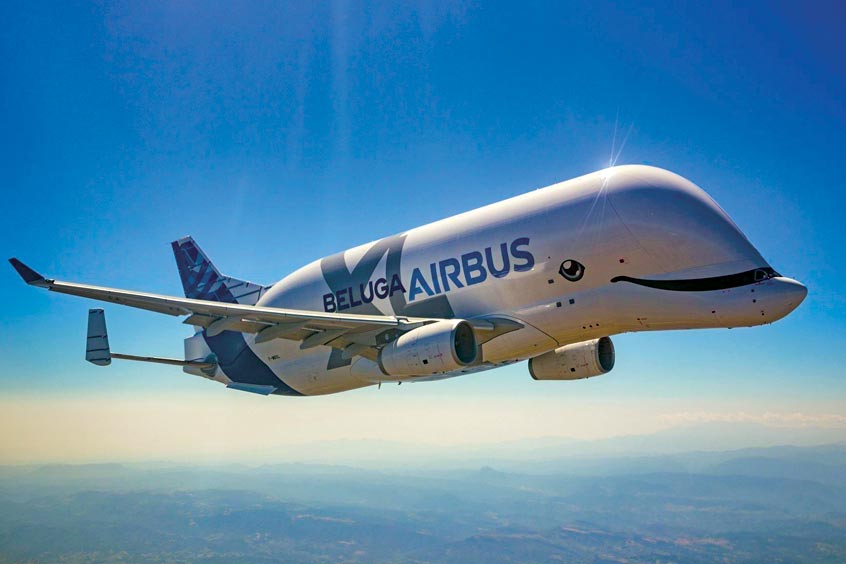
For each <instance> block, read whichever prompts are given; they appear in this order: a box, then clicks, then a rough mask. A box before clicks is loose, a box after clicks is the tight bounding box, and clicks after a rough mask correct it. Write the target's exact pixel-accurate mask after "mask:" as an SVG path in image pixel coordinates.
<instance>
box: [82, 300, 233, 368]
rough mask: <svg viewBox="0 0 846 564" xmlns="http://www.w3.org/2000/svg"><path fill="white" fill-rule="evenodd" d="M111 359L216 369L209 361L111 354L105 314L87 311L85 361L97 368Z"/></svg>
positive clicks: (215, 364) (99, 311)
mask: <svg viewBox="0 0 846 564" xmlns="http://www.w3.org/2000/svg"><path fill="white" fill-rule="evenodd" d="M113 358H118V359H121V360H135V361H138V362H153V363H156V364H170V365H171V366H193V367H194V368H199V369H200V370H207V371H212V372H213V371H214V370H215V368H216V367H217V363H216V362H210V361H209V360H182V359H180V358H162V357H159V356H136V355H134V354H121V353H113V352H112V351H111V349H110V348H109V334H108V332H107V331H106V314H105V313H104V312H103V310H102V309H89V310H88V338H87V340H86V344H85V360H87V361H88V362H90V363H92V364H96V365H97V366H108V365H109V364H111V363H112V359H113ZM212 360H213V359H212Z"/></svg>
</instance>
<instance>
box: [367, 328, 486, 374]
mask: <svg viewBox="0 0 846 564" xmlns="http://www.w3.org/2000/svg"><path fill="white" fill-rule="evenodd" d="M478 357H479V345H478V343H477V341H476V335H475V333H473V328H472V327H471V326H470V324H469V323H467V322H466V321H463V320H461V319H448V320H443V321H437V322H435V323H429V324H427V325H424V326H422V327H418V328H417V329H413V330H411V331H409V332H407V333H403V334H402V335H400V336H399V337H398V338H397V339H395V340H394V341H391V342H390V343H388V344H387V345H386V346H385V347H384V348H383V349H382V350H381V352H380V353H379V368H380V369H381V370H382V372H384V373H385V374H386V375H389V376H427V375H432V374H440V373H442V372H448V371H451V370H458V369H460V368H464V367H465V366H469V365H471V364H473V363H474V362H476V360H477V359H478Z"/></svg>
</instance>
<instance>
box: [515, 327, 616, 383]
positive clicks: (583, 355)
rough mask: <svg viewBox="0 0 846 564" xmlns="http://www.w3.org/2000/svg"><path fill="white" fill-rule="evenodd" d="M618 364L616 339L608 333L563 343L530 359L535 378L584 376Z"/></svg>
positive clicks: (550, 378) (597, 374)
mask: <svg viewBox="0 0 846 564" xmlns="http://www.w3.org/2000/svg"><path fill="white" fill-rule="evenodd" d="M612 368H614V343H612V342H611V339H610V338H608V337H602V338H600V339H593V340H591V341H585V342H583V343H574V344H572V345H565V346H563V347H559V348H557V349H555V350H554V351H549V352H548V353H544V354H542V355H540V356H537V357H535V358H533V359H530V360H529V374H531V375H532V378H534V379H535V380H581V379H582V378H592V377H594V376H599V375H601V374H606V373H607V372H610V371H611V369H612Z"/></svg>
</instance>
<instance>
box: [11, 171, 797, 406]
mask: <svg viewBox="0 0 846 564" xmlns="http://www.w3.org/2000/svg"><path fill="white" fill-rule="evenodd" d="M172 248H173V253H174V256H175V258H176V264H177V268H178V271H179V275H180V278H181V280H182V286H183V289H184V291H185V297H184V298H182V297H176V296H166V295H159V294H151V293H145V292H136V291H130V290H121V289H115V288H106V287H100V286H91V285H87V284H77V283H70V282H61V281H58V280H53V279H48V278H45V277H44V276H41V275H40V274H39V273H37V272H36V271H34V270H33V269H31V268H29V267H28V266H26V265H25V264H24V263H22V262H21V261H19V260H17V259H15V258H12V259H9V260H10V262H11V263H12V266H13V267H14V268H15V270H17V272H18V274H19V275H20V276H21V277H22V278H23V279H24V281H25V282H26V283H27V284H29V285H32V286H36V287H40V288H46V289H48V290H51V291H53V292H60V293H64V294H71V295H75V296H82V297H86V298H91V299H94V300H100V301H105V302H111V303H115V304H120V305H125V306H130V307H135V308H140V309H145V310H149V311H153V312H157V313H163V314H168V315H172V316H184V317H185V320H184V321H183V322H184V323H186V324H188V325H191V326H193V328H194V334H193V335H192V336H191V337H189V338H187V339H185V355H184V359H173V358H161V357H145V356H135V355H128V354H119V353H113V352H111V350H110V347H109V343H108V334H107V331H106V323H105V317H104V313H103V310H102V309H92V310H90V311H89V318H88V335H87V337H88V338H87V347H86V360H88V361H90V362H92V363H94V364H97V365H108V364H110V362H111V359H113V358H117V359H126V360H135V361H144V362H154V363H163V364H172V365H177V366H182V367H183V370H184V371H185V372H187V373H189V374H193V375H196V376H201V377H204V378H207V379H210V380H215V381H217V382H220V383H222V384H224V385H225V386H226V387H227V388H231V389H235V390H240V391H245V392H252V393H256V394H261V395H271V394H272V395H284V396H312V395H322V394H332V393H336V392H343V391H347V390H352V389H356V388H361V387H365V386H370V385H378V386H381V384H382V383H387V382H397V383H400V384H401V383H403V382H413V381H432V380H440V379H443V378H450V377H455V376H459V375H462V374H468V373H472V372H478V371H483V370H488V369H492V368H496V367H499V366H503V365H507V364H512V363H516V362H521V361H525V360H528V369H529V373H530V375H531V377H532V378H533V379H535V380H576V379H583V378H591V377H594V376H599V375H602V374H606V373H608V372H609V371H610V370H611V369H612V368H613V367H614V364H615V352H614V345H613V343H612V342H611V339H610V337H611V336H612V335H617V334H621V333H627V332H635V331H663V330H676V329H704V328H733V327H751V326H756V325H764V324H768V323H772V322H774V321H777V320H779V319H781V318H783V317H784V316H786V315H787V314H789V313H790V312H792V311H793V310H794V309H796V308H797V307H798V306H799V304H800V303H802V301H803V300H804V299H805V296H806V295H807V289H806V288H805V286H803V285H802V284H800V283H799V282H797V281H796V280H793V279H790V278H786V277H784V276H781V275H780V274H779V273H778V272H776V271H775V270H773V268H772V267H771V266H770V265H769V264H768V263H767V261H766V260H764V259H763V257H762V256H761V254H760V253H759V252H758V251H757V250H756V249H755V247H754V246H753V245H752V244H751V243H750V242H749V240H748V239H747V238H746V237H745V236H744V235H743V233H742V232H741V231H740V229H739V228H738V227H737V226H736V225H735V223H734V222H733V221H732V220H731V219H730V218H729V216H728V215H727V214H726V213H725V212H724V211H723V210H722V209H721V208H720V207H719V206H718V205H717V203H716V202H715V201H714V200H713V199H712V198H711V197H710V196H709V195H708V194H707V193H706V192H705V191H704V190H702V189H701V188H699V187H698V186H696V185H695V184H693V183H692V182H690V181H689V180H687V179H685V178H683V177H681V176H679V175H677V174H674V173H672V172H669V171H667V170H663V169H660V168H655V167H650V166H643V165H624V166H615V167H611V168H608V169H604V170H600V171H598V172H594V173H592V174H588V175H585V176H581V177H578V178H575V179H573V180H569V181H566V182H561V183H558V184H554V185H552V186H549V187H546V188H542V189H539V190H535V191H533V192H529V193H527V194H523V195H520V196H516V197H513V198H510V199H507V200H503V201H501V202H498V203H494V204H491V205H487V206H484V207H481V208H478V209H475V210H472V211H468V212H466V213H462V214H459V215H456V216H453V217H449V218H447V219H443V220H441V221H436V222H434V223H430V224H428V225H424V226H422V227H417V228H415V229H411V230H409V231H406V232H403V233H399V234H397V235H393V236H391V237H387V238H384V239H380V240H378V241H375V242H371V243H367V244H365V245H361V246H358V247H354V248H352V249H349V250H346V251H343V252H340V253H337V254H334V255H331V256H328V257H324V258H321V259H319V260H317V261H314V262H312V263H311V264H308V265H306V266H304V267H302V268H300V269H299V270H297V271H295V272H294V273H292V274H290V275H289V276H287V277H285V278H283V279H282V280H280V281H279V282H277V283H275V284H272V285H270V286H264V285H261V284H255V283H252V282H247V281H244V280H239V279H237V278H232V277H229V276H224V275H223V274H221V273H220V272H219V271H218V270H217V268H216V267H215V266H214V265H213V264H212V262H211V261H210V260H209V259H208V257H207V256H206V255H205V253H203V251H202V250H201V249H200V247H199V246H198V245H197V243H196V242H195V241H194V240H193V239H192V238H191V237H186V238H183V239H179V240H177V241H174V242H173V243H172Z"/></svg>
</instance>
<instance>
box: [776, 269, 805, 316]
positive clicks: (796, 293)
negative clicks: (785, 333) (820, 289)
mask: <svg viewBox="0 0 846 564" xmlns="http://www.w3.org/2000/svg"><path fill="white" fill-rule="evenodd" d="M775 280H776V282H777V284H778V288H779V294H781V300H779V301H781V304H780V305H781V308H780V309H781V310H782V311H780V312H779V313H780V316H779V317H784V316H785V315H787V314H788V313H790V312H792V311H793V310H794V309H796V308H797V307H799V304H801V303H802V302H803V301H804V300H805V297H806V296H807V295H808V288H807V287H806V286H805V285H804V284H802V283H801V282H799V281H797V280H794V279H792V278H785V277H782V276H779V277H777V278H775Z"/></svg>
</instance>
